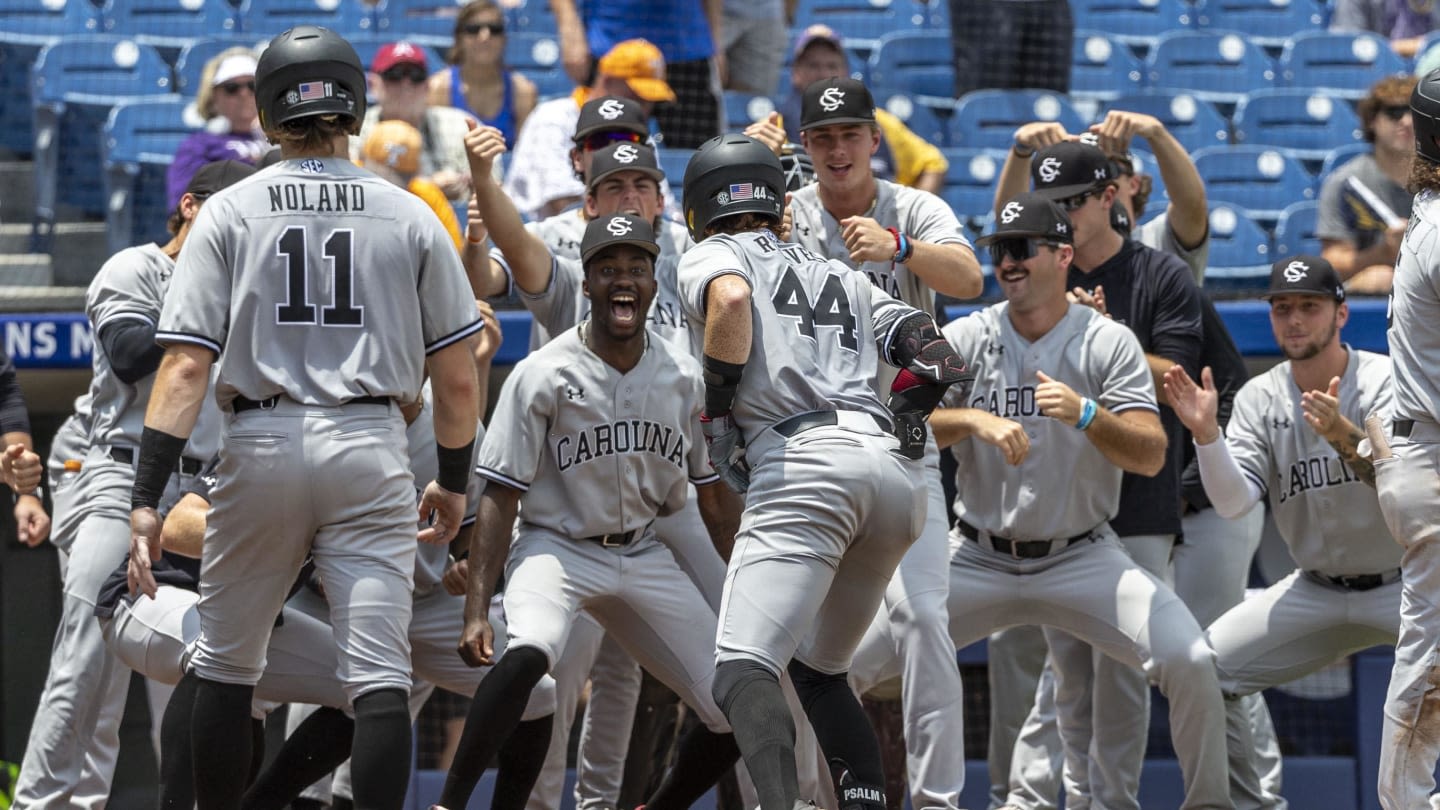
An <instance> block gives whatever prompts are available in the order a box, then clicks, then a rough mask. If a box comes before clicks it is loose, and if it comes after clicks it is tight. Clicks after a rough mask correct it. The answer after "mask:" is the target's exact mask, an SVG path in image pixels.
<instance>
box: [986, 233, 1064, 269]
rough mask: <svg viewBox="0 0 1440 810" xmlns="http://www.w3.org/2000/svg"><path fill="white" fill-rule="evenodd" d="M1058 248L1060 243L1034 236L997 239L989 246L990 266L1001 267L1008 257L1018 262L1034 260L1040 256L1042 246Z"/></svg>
mask: <svg viewBox="0 0 1440 810" xmlns="http://www.w3.org/2000/svg"><path fill="white" fill-rule="evenodd" d="M1041 245H1044V246H1045V247H1051V248H1058V247H1060V243H1059V242H1055V241H1052V240H1049V239H1039V238H1036V237H1033V236H1012V237H1008V238H1005V239H996V240H995V241H994V242H991V243H990V244H989V245H988V248H989V250H990V264H991V266H992V267H999V266H1000V263H1001V262H1003V261H1004V260H1005V257H1006V256H1009V257H1010V258H1012V259H1014V260H1015V261H1017V262H1023V261H1025V260H1026V259H1031V258H1034V257H1035V256H1038V255H1039V254H1040V246H1041Z"/></svg>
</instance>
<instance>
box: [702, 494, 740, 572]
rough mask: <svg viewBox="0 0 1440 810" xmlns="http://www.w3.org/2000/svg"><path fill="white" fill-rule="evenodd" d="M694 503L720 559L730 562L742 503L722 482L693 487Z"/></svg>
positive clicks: (738, 528)
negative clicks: (698, 508)
mask: <svg viewBox="0 0 1440 810" xmlns="http://www.w3.org/2000/svg"><path fill="white" fill-rule="evenodd" d="M695 498H696V503H697V505H698V506H699V507H700V519H701V520H703V521H705V529H706V531H708V532H709V533H710V542H711V543H712V544H713V545H714V546H715V551H716V552H718V553H719V554H720V559H722V560H724V561H725V562H727V563H728V562H730V551H731V550H732V549H733V548H734V547H735V533H736V532H737V531H739V530H740V512H741V511H742V509H743V507H744V504H743V503H742V502H741V501H740V499H739V498H737V497H736V496H735V493H734V492H732V491H731V490H730V487H728V486H726V485H725V484H723V483H720V482H718V481H717V482H715V483H713V484H702V485H700V486H697V487H696V488H695Z"/></svg>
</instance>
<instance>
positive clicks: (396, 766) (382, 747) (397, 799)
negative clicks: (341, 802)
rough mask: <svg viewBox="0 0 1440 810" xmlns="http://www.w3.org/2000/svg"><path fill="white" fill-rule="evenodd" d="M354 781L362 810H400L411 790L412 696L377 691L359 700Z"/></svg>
mask: <svg viewBox="0 0 1440 810" xmlns="http://www.w3.org/2000/svg"><path fill="white" fill-rule="evenodd" d="M350 780H351V782H352V784H353V786H354V788H355V790H354V794H355V795H354V799H355V806H356V807H358V808H361V810H400V808H401V807H404V806H405V791H406V790H408V789H409V787H410V695H409V693H408V692H407V691H406V690H403V689H376V690H375V691H373V692H366V693H365V694H363V695H361V696H360V697H358V698H355V737H354V740H353V741H352V742H351V746H350Z"/></svg>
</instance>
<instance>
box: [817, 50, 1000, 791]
mask: <svg viewBox="0 0 1440 810" xmlns="http://www.w3.org/2000/svg"><path fill="white" fill-rule="evenodd" d="M800 138H801V141H802V142H803V143H804V145H805V148H806V150H807V151H808V152H809V154H810V157H811V160H812V161H813V163H814V166H815V176H816V182H815V183H813V184H811V185H808V186H804V187H802V188H801V189H800V190H798V191H796V192H795V193H794V195H793V196H792V198H791V201H790V207H791V209H792V211H793V212H794V218H795V221H794V225H793V227H792V229H791V235H792V238H794V239H795V241H796V242H797V243H798V244H800V245H803V246H804V247H806V248H808V249H809V250H811V251H813V252H815V253H817V254H819V255H821V256H824V257H826V258H829V259H832V260H836V261H839V262H841V263H843V264H845V265H847V266H849V267H851V268H853V269H854V270H856V271H858V272H860V273H863V274H864V275H865V277H866V278H868V279H869V280H870V282H871V283H872V284H874V285H875V286H877V287H879V288H880V289H882V290H884V291H885V292H887V293H889V294H890V295H891V296H892V297H894V298H898V299H899V300H901V301H904V302H905V303H906V304H909V305H910V306H912V307H914V308H916V309H919V310H921V311H923V312H926V313H929V314H930V315H932V316H933V315H934V314H935V294H936V292H940V293H944V294H946V295H950V296H953V297H956V298H973V297H975V296H977V295H979V294H980V288H981V276H980V265H979V263H978V262H977V261H976V260H975V253H974V251H973V250H971V248H970V242H969V240H968V239H966V238H965V233H964V230H963V228H962V227H961V225H960V221H959V220H958V219H956V218H955V214H954V212H953V211H951V210H950V207H949V206H948V205H946V204H945V202H944V201H943V200H941V199H940V198H939V197H936V196H935V195H933V194H930V193H929V192H925V191H920V190H918V189H913V188H908V187H905V186H901V185H899V184H896V183H892V182H890V181H888V180H880V179H878V178H876V177H875V176H874V175H873V173H872V169H871V165H870V156H871V155H873V154H875V151H876V150H877V149H879V147H880V130H879V127H878V125H877V124H876V122H875V102H874V100H873V99H872V98H871V96H870V91H869V90H867V89H866V88H865V85H864V84H862V83H861V82H858V81H855V80H854V79H850V78H839V79H823V80H821V81H818V82H814V83H812V84H811V85H810V86H809V87H807V88H806V89H805V93H804V98H803V99H802V103H801V118H800ZM892 374H893V371H891V370H890V369H889V368H888V367H884V368H882V369H881V370H880V373H879V378H878V379H877V380H876V383H875V384H876V386H877V390H883V389H884V387H885V386H887V385H888V384H889V382H890V379H891V376H892ZM925 455H926V459H925V469H926V483H927V486H928V492H929V500H928V501H927V503H926V507H925V510H926V511H925V529H924V531H922V532H921V533H920V537H919V538H918V539H917V540H916V541H915V543H914V545H912V546H911V547H910V550H909V551H907V552H906V553H905V556H904V558H902V559H901V561H900V567H899V568H898V569H897V570H896V572H895V576H894V578H893V579H892V580H891V582H890V586H889V587H888V588H887V589H886V591H885V608H884V610H883V611H881V612H880V614H879V615H878V616H877V617H876V622H877V623H879V622H889V623H891V624H892V625H893V627H892V629H891V631H890V632H889V633H887V634H882V633H881V632H880V631H879V628H878V626H877V627H876V629H875V631H874V632H871V633H869V634H868V635H867V636H866V638H865V640H864V641H862V642H861V643H860V647H859V648H858V650H857V651H856V654H855V665H854V667H853V668H852V669H851V671H850V677H851V679H852V682H853V683H854V685H855V686H856V688H857V689H858V690H859V691H860V692H861V693H862V694H863V693H864V692H866V691H869V689H870V688H872V687H874V686H875V685H876V684H875V683H873V682H870V681H869V679H868V677H867V671H869V670H872V669H876V668H878V667H879V666H880V665H881V664H882V663H883V662H884V661H885V660H887V659H889V658H890V657H891V656H893V655H899V656H900V657H901V660H902V661H903V662H904V674H903V675H902V676H901V709H902V716H903V723H904V737H905V747H906V761H907V764H908V774H909V780H908V781H909V785H910V795H911V801H912V803H913V804H914V805H915V807H917V808H925V809H928V808H940V809H941V810H957V808H958V807H959V800H960V791H961V789H962V788H964V785H965V751H964V745H963V744H962V740H964V724H965V718H964V711H963V709H964V702H963V696H962V694H961V685H960V671H959V669H958V668H957V667H956V666H955V648H954V645H952V644H951V643H950V630H949V628H948V627H947V626H946V625H947V617H946V614H945V611H944V609H943V608H942V605H944V604H945V599H946V591H947V590H948V589H949V585H950V583H949V580H948V578H947V576H946V566H945V560H946V557H947V553H948V552H947V545H946V542H945V536H946V533H947V531H948V529H949V525H948V522H947V521H946V517H945V491H944V487H943V486H942V485H941V482H940V466H939V465H940V450H939V448H938V447H936V446H934V443H933V442H932V443H931V445H930V446H929V447H928V448H927V450H926V454H925ZM887 638H888V644H889V645H890V646H889V648H888V649H882V646H883V645H882V641H883V640H885V639H887Z"/></svg>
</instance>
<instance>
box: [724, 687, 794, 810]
mask: <svg viewBox="0 0 1440 810" xmlns="http://www.w3.org/2000/svg"><path fill="white" fill-rule="evenodd" d="M714 692H715V702H716V703H718V704H720V710H721V711H723V712H725V716H726V717H727V718H729V720H730V728H732V729H734V732H735V742H736V744H737V745H738V746H739V748H740V754H741V756H743V757H744V759H745V768H746V770H748V771H749V772H750V779H751V781H753V782H754V783H755V793H756V794H757V795H758V796H759V798H760V810H793V808H794V805H795V802H796V800H798V799H799V798H800V786H799V778H798V777H797V776H796V773H795V721H794V720H793V719H792V718H791V717H790V707H789V705H787V704H786V703H785V694H784V693H783V692H781V691H780V681H779V680H778V679H777V678H776V677H775V676H774V675H772V674H771V673H770V671H769V670H767V669H765V668H764V667H763V666H761V665H760V664H759V663H758V662H755V661H748V660H744V659H741V660H737V661H725V662H722V663H721V664H719V665H718V666H716V667H715V686H714Z"/></svg>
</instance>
